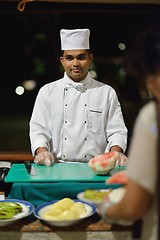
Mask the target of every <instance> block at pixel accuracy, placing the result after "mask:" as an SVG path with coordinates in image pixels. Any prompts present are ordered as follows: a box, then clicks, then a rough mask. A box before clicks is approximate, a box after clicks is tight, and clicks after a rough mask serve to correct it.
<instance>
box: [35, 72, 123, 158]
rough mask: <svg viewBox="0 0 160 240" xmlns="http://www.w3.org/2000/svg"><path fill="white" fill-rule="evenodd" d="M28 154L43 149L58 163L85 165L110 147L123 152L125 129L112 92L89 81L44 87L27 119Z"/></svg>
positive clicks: (62, 81) (65, 79) (66, 80)
mask: <svg viewBox="0 0 160 240" xmlns="http://www.w3.org/2000/svg"><path fill="white" fill-rule="evenodd" d="M30 141H31V149H32V154H33V155H34V154H35V151H36V149H37V148H38V147H46V148H47V149H48V151H51V152H52V153H53V154H55V156H56V157H57V158H58V159H59V160H60V161H78V162H88V161H89V160H90V159H91V158H92V157H94V156H96V155H99V154H102V153H105V152H108V151H109V149H110V148H111V147H112V146H114V145H118V146H120V147H121V148H122V149H123V151H125V150H126V145H127V128H126V126H125V123H124V119H123V115H122V111H121V106H120V103H119V101H118V98H117V95H116V92H115V90H114V89H113V88H112V87H111V86H109V85H106V84H104V83H101V82H98V81H97V80H95V79H92V78H91V76H90V74H89V73H88V75H87V76H86V78H85V79H84V80H83V81H81V82H74V81H73V80H71V79H70V78H69V77H68V76H67V74H66V73H64V77H63V78H61V79H59V80H57V81H54V82H51V83H48V84H46V85H44V86H43V87H42V88H41V89H40V90H39V93H38V95H37V98H36V101H35V104H34V108H33V112H32V116H31V119H30Z"/></svg>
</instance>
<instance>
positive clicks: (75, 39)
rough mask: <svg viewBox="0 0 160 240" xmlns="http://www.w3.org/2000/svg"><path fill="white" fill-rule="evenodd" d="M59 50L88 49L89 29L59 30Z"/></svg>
mask: <svg viewBox="0 0 160 240" xmlns="http://www.w3.org/2000/svg"><path fill="white" fill-rule="evenodd" d="M60 36H61V50H76V49H90V46H89V36H90V30H89V29H71V30H68V29H61V31H60Z"/></svg>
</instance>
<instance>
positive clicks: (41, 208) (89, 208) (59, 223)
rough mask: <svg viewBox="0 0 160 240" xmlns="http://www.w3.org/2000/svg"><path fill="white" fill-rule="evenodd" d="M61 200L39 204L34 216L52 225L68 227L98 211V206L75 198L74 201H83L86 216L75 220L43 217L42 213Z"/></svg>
mask: <svg viewBox="0 0 160 240" xmlns="http://www.w3.org/2000/svg"><path fill="white" fill-rule="evenodd" d="M58 201H59V200H55V201H52V202H49V203H44V204H42V205H40V206H38V207H37V208H36V209H35V210H34V216H35V217H36V218H38V219H40V220H42V221H44V222H46V223H47V224H49V225H51V226H59V227H66V226H71V225H73V224H77V223H79V222H80V221H82V220H84V219H86V218H88V217H90V216H92V215H93V214H94V213H95V212H96V209H97V208H96V207H95V206H94V205H92V204H88V203H86V202H84V201H80V200H77V199H74V200H73V201H75V202H82V203H83V204H84V206H85V208H86V216H84V217H81V218H79V219H74V220H47V219H44V218H43V217H42V214H43V213H44V212H45V211H46V210H47V209H48V208H50V205H52V204H54V203H56V202H58Z"/></svg>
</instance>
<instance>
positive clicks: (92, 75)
mask: <svg viewBox="0 0 160 240" xmlns="http://www.w3.org/2000/svg"><path fill="white" fill-rule="evenodd" d="M89 73H90V75H91V77H92V78H96V77H97V73H96V72H95V71H93V70H91V71H90V72H89Z"/></svg>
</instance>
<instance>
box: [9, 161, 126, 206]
mask: <svg viewBox="0 0 160 240" xmlns="http://www.w3.org/2000/svg"><path fill="white" fill-rule="evenodd" d="M34 168H35V170H36V176H30V175H29V174H28V173H27V170H26V168H25V166H24V164H13V165H12V167H11V169H10V171H9V173H8V175H7V177H6V178H5V182H6V183H7V182H12V183H13V185H12V188H11V191H10V194H9V195H8V198H10V199H11V198H12V199H13V198H14V199H20V200H25V201H29V202H31V203H32V204H33V205H34V206H35V207H36V206H38V205H40V204H43V203H46V202H50V201H53V200H59V199H62V198H64V197H69V198H73V199H74V198H77V194H78V193H79V192H82V191H84V190H86V189H108V188H116V187H119V186H121V185H120V184H112V185H106V184H105V181H106V179H107V178H109V176H110V174H109V175H108V176H97V175H96V174H95V173H94V172H93V171H92V169H91V168H90V167H89V166H88V164H87V163H64V164H63V163H60V164H53V166H51V167H45V166H38V165H35V164H34ZM123 169H124V168H123V167H116V168H115V169H114V170H112V172H111V174H113V173H115V172H117V171H121V170H123Z"/></svg>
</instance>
